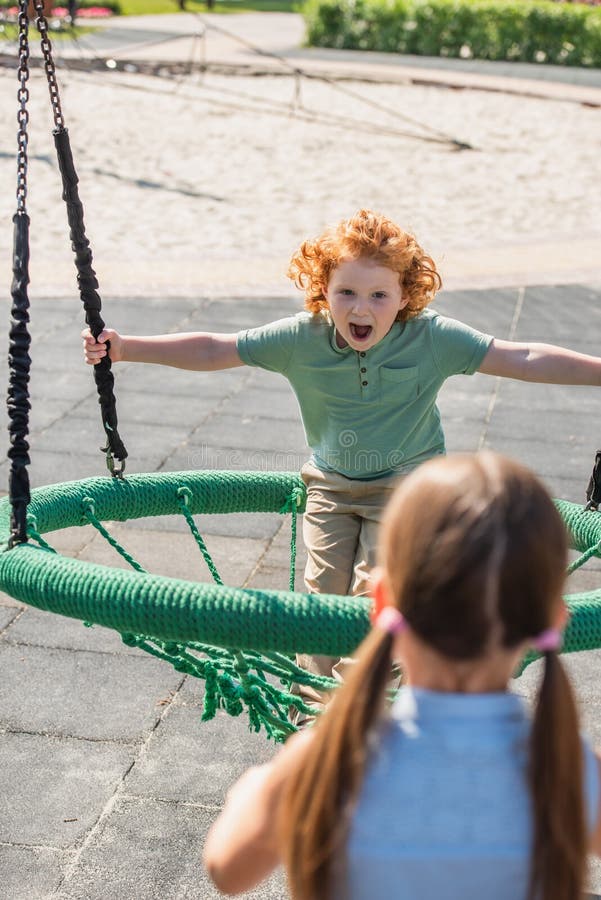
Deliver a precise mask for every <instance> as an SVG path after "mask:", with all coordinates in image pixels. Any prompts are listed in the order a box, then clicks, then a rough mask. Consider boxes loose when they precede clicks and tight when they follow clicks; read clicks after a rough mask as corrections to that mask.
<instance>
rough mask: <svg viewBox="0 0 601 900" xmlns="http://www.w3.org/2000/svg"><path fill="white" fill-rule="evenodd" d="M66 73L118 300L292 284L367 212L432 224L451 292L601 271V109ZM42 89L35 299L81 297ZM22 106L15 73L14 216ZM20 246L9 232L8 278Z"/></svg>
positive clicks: (10, 143) (373, 89) (1, 163)
mask: <svg viewBox="0 0 601 900" xmlns="http://www.w3.org/2000/svg"><path fill="white" fill-rule="evenodd" d="M358 78H359V76H358ZM59 83H60V87H61V96H62V103H63V112H64V116H65V121H66V124H67V127H68V128H69V131H70V134H71V141H72V146H73V152H74V156H75V161H76V165H77V168H78V173H79V177H80V194H81V198H82V200H83V203H84V206H85V210H86V224H87V230H88V236H89V238H90V240H91V242H92V247H93V250H94V257H95V262H96V268H97V271H98V273H99V277H100V281H101V286H102V290H103V291H104V293H106V294H110V295H117V296H133V295H144V296H150V295H153V296H167V295H169V294H175V295H177V296H187V295H198V294H199V293H202V294H207V293H208V294H213V293H215V294H220V293H223V292H225V293H229V294H231V293H232V292H236V293H238V292H239V293H241V294H243V293H245V292H247V291H250V292H252V293H253V294H257V293H258V294H261V293H264V292H265V293H267V294H272V295H273V294H274V293H276V294H277V293H281V292H282V291H283V290H285V291H288V290H289V285H288V282H287V280H286V278H285V269H286V263H287V260H288V257H289V256H290V254H291V252H292V251H293V250H294V249H295V248H296V246H297V245H298V244H299V242H300V241H301V240H303V239H304V238H305V237H307V236H309V235H311V234H314V233H316V232H317V231H319V230H320V229H321V228H322V227H323V225H324V224H326V223H328V222H332V221H336V220H337V219H339V218H341V217H342V216H346V215H348V214H350V213H352V212H353V211H354V210H356V209H357V208H359V207H361V206H367V207H372V208H375V209H378V210H382V211H385V212H386V213H388V214H389V215H390V216H391V217H393V218H395V219H396V220H398V221H399V222H401V223H402V224H404V225H405V226H406V227H407V228H409V229H412V230H414V232H415V233H416V234H417V236H418V238H419V239H420V241H421V242H422V244H423V245H424V246H425V247H426V248H427V249H428V250H429V251H430V252H431V253H432V254H433V255H434V256H435V258H436V259H437V261H438V262H439V264H440V268H441V271H442V274H443V276H444V278H445V281H446V283H447V285H448V286H449V287H462V286H484V285H487V284H517V283H524V282H525V283H528V282H529V283H541V282H546V283H550V282H555V283H557V282H558V281H559V282H568V281H578V280H583V279H588V280H589V281H590V279H591V277H594V276H595V274H598V272H599V270H598V268H597V267H598V261H597V259H598V255H599V254H598V250H599V248H601V240H600V238H601V213H600V210H601V180H600V179H599V177H598V174H599V170H598V166H599V146H600V145H601V112H600V110H599V108H592V107H588V106H585V105H583V104H579V103H575V102H566V101H557V100H553V99H538V98H533V97H525V96H519V95H515V94H504V93H492V92H490V91H484V90H451V89H449V88H446V87H436V86H423V85H422V86H416V85H403V84H391V83H384V84H375V83H367V82H364V81H361V80H356V81H343V82H337V83H332V84H329V83H325V82H323V81H315V80H308V79H306V78H302V77H301V78H298V79H296V78H294V77H292V76H290V75H283V76H282V75H281V74H280V75H278V76H276V75H266V76H262V77H249V76H247V77H243V76H227V75H220V74H217V73H215V72H208V73H205V74H204V75H201V74H198V73H196V74H192V75H186V76H182V77H179V78H154V77H149V76H145V75H140V74H128V73H123V72H110V71H102V72H100V71H96V72H91V73H85V72H81V71H70V70H68V69H65V68H61V69H60V71H59ZM30 90H31V123H30V144H29V152H30V167H29V168H30V171H29V198H28V208H29V212H30V216H31V219H32V226H31V247H32V251H31V252H32V262H31V277H32V286H31V291H32V295H35V294H38V295H42V296H49V295H63V294H65V292H69V291H72V290H73V283H74V278H73V265H72V259H71V251H70V247H69V241H68V237H67V232H66V224H65V213H64V210H63V206H62V202H61V199H60V183H59V176H58V171H57V166H56V162H55V159H54V148H53V145H52V140H51V127H52V120H51V116H50V110H49V104H48V97H47V89H46V85H45V83H44V80H43V76H42V74H41V72H40V71H39V70H37V71H34V72H33V73H32V77H31V80H30ZM15 115H16V78H15V74H14V72H12V71H10V70H8V69H6V68H2V69H0V116H1V118H2V121H3V122H4V123H5V127H4V128H3V138H2V142H1V144H0V179H1V185H2V189H1V191H0V204H1V210H2V219H3V220H4V221H5V222H8V221H9V220H10V218H11V216H12V214H13V211H14V205H15V201H14V196H15V194H14V192H15V177H16V176H15V172H16V165H15V160H14V154H15V150H16V127H15V128H13V127H12V126H11V124H10V123H11V122H14V120H15ZM447 137H448V138H450V139H454V140H458V141H461V142H465V143H468V144H470V145H471V146H472V147H473V149H471V150H457V149H456V147H455V146H454V145H453V144H452V143H449V142H446V138H447ZM11 244H12V234H11V228H10V227H5V228H4V229H2V232H1V234H0V258H1V259H2V261H3V262H2V266H3V269H2V271H3V273H4V274H3V276H2V277H3V278H4V281H5V283H6V282H7V279H8V278H9V272H8V269H9V266H10V252H11ZM595 248H596V249H595ZM595 256H597V259H595Z"/></svg>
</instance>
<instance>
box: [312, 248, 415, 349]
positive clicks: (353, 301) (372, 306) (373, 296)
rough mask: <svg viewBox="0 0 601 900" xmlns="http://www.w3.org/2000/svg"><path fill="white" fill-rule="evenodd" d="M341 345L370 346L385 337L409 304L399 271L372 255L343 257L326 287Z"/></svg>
mask: <svg viewBox="0 0 601 900" xmlns="http://www.w3.org/2000/svg"><path fill="white" fill-rule="evenodd" d="M323 293H324V296H325V298H326V300H327V301H328V306H329V308H330V313H331V316H332V321H333V322H334V325H335V327H336V341H337V344H338V346H339V347H346V346H349V347H352V348H353V350H369V349H370V348H371V347H374V346H375V345H376V344H377V343H378V342H379V341H381V340H382V338H383V337H386V335H387V334H388V332H389V331H390V329H391V328H392V323H393V322H394V320H395V319H396V316H397V313H398V312H399V310H401V309H403V307H404V306H406V305H407V302H408V301H407V300H406V299H403V292H402V289H401V285H400V282H399V275H398V272H395V271H393V270H392V269H389V268H388V267H387V266H382V265H380V264H379V263H377V262H375V261H374V260H372V259H368V258H366V257H360V258H359V259H348V260H343V261H342V262H341V263H340V264H339V265H338V266H336V268H335V269H334V270H333V271H332V274H331V275H330V280H329V282H328V284H327V286H325V287H324V289H323Z"/></svg>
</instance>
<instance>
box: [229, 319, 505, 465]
mask: <svg viewBox="0 0 601 900" xmlns="http://www.w3.org/2000/svg"><path fill="white" fill-rule="evenodd" d="M491 341H492V337H491V335H487V334H482V333H481V332H479V331H475V330H474V329H473V328H470V327H469V326H468V325H464V324H463V323H461V322H458V321H457V320H456V319H449V318H447V317H445V316H440V315H438V313H436V312H432V311H431V310H424V311H423V312H422V313H421V314H420V315H419V316H416V317H415V318H414V319H409V320H408V321H407V322H395V323H394V324H393V326H392V328H391V329H390V331H389V332H388V334H387V335H386V337H385V338H383V339H382V340H381V341H380V342H379V343H378V344H376V345H375V346H374V347H372V348H371V349H370V350H367V351H362V352H359V351H356V350H352V349H351V348H350V347H345V348H344V349H343V350H341V349H340V348H339V347H338V346H337V345H336V338H335V329H334V326H333V325H332V323H331V321H330V320H329V318H328V317H327V316H326V315H323V314H318V315H314V314H312V313H309V312H302V313H299V314H298V315H296V316H291V317H290V318H287V319H280V320H279V321H277V322H271V323H270V324H268V325H264V326H262V327H260V328H251V329H249V330H248V331H241V332H240V333H239V334H238V338H237V345H238V353H239V354H240V358H241V360H242V361H243V362H244V363H246V364H247V365H249V366H259V367H260V368H262V369H269V370H270V371H271V372H280V373H281V374H282V375H284V377H285V378H287V379H288V381H289V382H290V384H291V385H292V388H293V390H294V392H295V394H296V396H297V398H298V402H299V405H300V411H301V416H302V419H303V424H304V426H305V432H306V435H307V443H308V444H309V446H310V447H311V449H312V451H313V459H314V462H315V464H316V465H317V466H318V467H319V468H320V469H325V470H330V471H332V470H333V471H336V472H340V473H341V474H342V475H346V476H347V477H348V478H359V479H369V478H378V477H381V476H383V475H389V474H392V473H393V472H395V471H397V472H398V471H402V470H408V469H410V468H413V467H414V466H416V465H417V464H418V463H420V462H423V460H425V459H429V458H430V457H431V456H436V455H438V454H441V453H444V452H445V442H444V434H443V431H442V427H441V424H440V415H439V412H438V408H437V406H436V398H437V396H438V392H439V390H440V388H441V386H442V384H443V383H444V381H445V379H447V378H448V377H449V376H451V375H458V374H460V373H462V374H464V375H472V374H473V373H474V372H475V371H477V369H478V368H479V366H480V364H481V362H482V360H483V359H484V356H485V355H486V352H487V350H488V348H489V346H490V342H491Z"/></svg>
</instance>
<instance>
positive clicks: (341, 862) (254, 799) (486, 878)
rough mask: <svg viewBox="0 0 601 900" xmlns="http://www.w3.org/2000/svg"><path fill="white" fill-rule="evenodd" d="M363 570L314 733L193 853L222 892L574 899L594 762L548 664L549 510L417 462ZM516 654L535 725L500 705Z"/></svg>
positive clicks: (241, 793) (507, 475)
mask: <svg viewBox="0 0 601 900" xmlns="http://www.w3.org/2000/svg"><path fill="white" fill-rule="evenodd" d="M379 554H380V564H381V568H380V569H379V570H378V572H377V573H376V575H375V577H374V588H373V594H374V624H375V627H374V629H373V630H372V632H371V634H370V636H369V637H368V638H367V639H366V640H365V641H364V643H363V644H362V645H361V648H360V650H359V652H358V654H357V656H358V661H357V663H356V665H355V666H353V667H352V669H351V672H350V674H349V677H348V680H347V682H346V683H345V684H344V685H343V686H342V687H341V688H340V689H339V690H338V691H337V692H336V693H335V696H334V699H333V701H332V703H331V704H330V706H329V707H328V709H327V711H326V713H325V714H324V715H323V716H322V718H321V719H320V720H319V722H318V724H317V725H316V727H315V728H313V729H311V730H308V731H305V732H303V733H302V734H300V735H297V736H295V737H294V738H292V739H291V740H290V741H289V742H288V743H287V744H286V746H285V748H283V750H282V751H281V752H280V753H279V754H278V755H277V756H276V757H275V759H274V760H273V761H272V762H271V763H269V764H268V765H266V766H261V767H258V768H255V769H251V770H250V771H249V772H247V773H246V775H244V776H243V777H242V779H240V781H239V782H238V783H237V784H236V785H235V786H234V788H233V789H232V790H231V791H230V794H229V796H228V801H227V803H226V806H225V808H224V810H223V812H222V814H221V815H220V817H219V818H218V820H217V821H216V823H215V825H214V826H213V828H212V830H211V832H210V833H209V837H208V840H207V844H206V847H205V862H206V864H207V866H208V869H209V872H210V874H211V876H212V877H213V879H214V881H215V883H216V884H217V886H218V887H219V888H220V889H221V890H223V891H225V892H226V893H238V892H241V891H243V890H247V889H248V888H250V887H251V886H253V885H254V884H256V883H257V882H259V881H261V880H262V879H263V878H264V877H266V876H267V875H268V874H269V872H271V870H272V869H273V868H275V867H276V866H277V865H278V863H280V862H283V863H284V865H285V867H286V870H287V875H288V881H289V886H290V892H291V896H292V898H293V900H391V898H393V897H394V898H395V900H415V898H419V900H440V898H443V897H444V898H446V900H455V898H456V900H476V898H477V900H481V898H482V897H484V896H485V897H487V900H507V898H512V900H535V898H536V900H579V898H580V897H581V894H582V890H583V887H584V881H585V870H586V855H587V852H588V851H589V850H591V851H593V852H595V853H599V852H601V827H600V826H599V815H598V814H599V806H600V777H599V761H598V759H597V758H596V757H595V755H594V754H593V752H592V751H591V749H590V748H589V746H588V744H587V743H586V742H585V741H583V740H582V739H581V737H580V735H579V731H578V719H577V712H576V707H575V703H574V699H573V696H572V691H571V688H570V684H569V682H568V679H567V676H566V674H565V672H564V669H563V666H562V663H561V661H560V658H559V655H558V652H557V651H558V649H559V646H560V629H561V628H562V626H563V625H564V624H565V619H566V610H565V606H564V603H563V600H562V587H563V582H564V573H565V568H566V556H567V546H566V535H565V530H564V526H563V523H562V521H561V519H560V517H559V515H558V513H557V511H556V510H555V507H554V505H553V502H552V501H551V499H550V497H549V495H548V494H547V492H546V490H545V489H544V488H543V487H542V485H541V484H540V482H539V481H538V480H537V479H536V478H535V476H534V475H532V473H530V472H529V471H528V470H527V469H525V468H523V467H522V466H520V465H518V464H517V463H515V462H512V461H510V460H508V459H506V458H504V457H501V456H499V455H496V454H493V453H490V452H485V453H479V454H476V455H470V456H468V455H465V456H463V455H462V456H455V457H449V458H439V459H436V460H433V461H431V462H428V463H425V464H424V465H423V466H421V467H420V468H418V469H417V470H416V471H415V472H414V473H412V474H411V475H410V476H409V477H408V478H407V479H406V480H405V481H404V482H403V483H402V484H401V485H400V486H399V488H398V489H397V490H396V492H395V494H394V496H393V499H392V501H391V503H390V505H389V507H388V509H387V511H386V513H385V517H384V522H383V526H382V531H381V535H380V546H379ZM530 647H535V648H538V649H539V650H541V651H542V652H543V653H544V657H545V658H544V674H543V677H542V681H541V684H540V689H539V693H538V696H537V698H536V704H535V709H534V711H533V713H532V715H530V714H529V712H528V711H527V709H526V707H525V705H524V703H523V701H522V700H521V698H519V697H518V696H516V695H515V694H512V693H510V692H509V681H510V679H511V676H512V673H513V672H514V671H515V668H516V666H517V665H518V663H519V661H520V659H521V658H522V656H523V655H524V653H525V652H526V651H527V650H528V648H530ZM395 660H400V662H401V664H402V668H403V673H404V686H403V688H402V689H401V690H400V692H399V694H398V696H397V698H396V699H395V701H394V702H393V704H392V706H390V705H389V704H388V702H387V688H388V684H389V678H390V671H391V665H392V662H393V661H395Z"/></svg>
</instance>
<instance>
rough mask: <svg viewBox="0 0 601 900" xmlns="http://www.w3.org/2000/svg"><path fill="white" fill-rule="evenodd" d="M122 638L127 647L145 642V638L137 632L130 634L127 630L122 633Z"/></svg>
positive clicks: (137, 645)
mask: <svg viewBox="0 0 601 900" xmlns="http://www.w3.org/2000/svg"><path fill="white" fill-rule="evenodd" d="M121 640H122V641H123V643H124V644H125V646H126V647H139V646H140V644H142V643H143V642H144V638H141V637H138V635H137V634H129V633H127V632H126V633H124V634H122V635H121Z"/></svg>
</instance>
